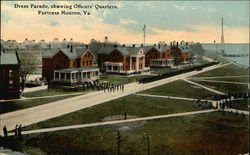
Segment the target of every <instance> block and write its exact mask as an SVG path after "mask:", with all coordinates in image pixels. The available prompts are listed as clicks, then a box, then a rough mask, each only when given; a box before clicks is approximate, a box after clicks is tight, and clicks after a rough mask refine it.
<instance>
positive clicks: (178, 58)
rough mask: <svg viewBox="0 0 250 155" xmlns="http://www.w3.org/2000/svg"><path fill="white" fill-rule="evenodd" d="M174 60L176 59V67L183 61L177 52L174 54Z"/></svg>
mask: <svg viewBox="0 0 250 155" xmlns="http://www.w3.org/2000/svg"><path fill="white" fill-rule="evenodd" d="M173 58H174V65H175V66H178V65H179V64H181V62H182V60H181V56H180V54H178V53H177V52H174V53H173Z"/></svg>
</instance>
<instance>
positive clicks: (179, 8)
mask: <svg viewBox="0 0 250 155" xmlns="http://www.w3.org/2000/svg"><path fill="white" fill-rule="evenodd" d="M173 6H174V7H175V8H177V9H178V10H180V11H185V10H186V8H185V7H184V6H181V5H173Z"/></svg>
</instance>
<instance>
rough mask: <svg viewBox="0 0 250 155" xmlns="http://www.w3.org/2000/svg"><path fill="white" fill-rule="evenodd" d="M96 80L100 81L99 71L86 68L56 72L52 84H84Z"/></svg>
mask: <svg viewBox="0 0 250 155" xmlns="http://www.w3.org/2000/svg"><path fill="white" fill-rule="evenodd" d="M96 80H99V69H98V68H89V67H85V68H67V69H60V70H55V71H54V79H53V81H52V82H60V83H67V84H82V83H84V82H89V81H96Z"/></svg>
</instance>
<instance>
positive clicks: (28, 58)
mask: <svg viewBox="0 0 250 155" xmlns="http://www.w3.org/2000/svg"><path fill="white" fill-rule="evenodd" d="M19 57H20V61H21V71H20V78H21V89H22V93H23V91H24V88H25V84H26V81H27V79H28V77H29V75H30V74H31V73H33V72H34V71H35V70H36V65H37V63H38V59H37V57H36V56H35V55H34V54H32V53H30V52H29V53H28V52H21V53H20V54H19Z"/></svg>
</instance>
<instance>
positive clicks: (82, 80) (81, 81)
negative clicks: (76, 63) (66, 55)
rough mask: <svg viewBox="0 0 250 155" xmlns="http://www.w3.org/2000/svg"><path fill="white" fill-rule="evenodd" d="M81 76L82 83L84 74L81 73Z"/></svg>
mask: <svg viewBox="0 0 250 155" xmlns="http://www.w3.org/2000/svg"><path fill="white" fill-rule="evenodd" d="M80 74H81V82H83V72H80Z"/></svg>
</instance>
